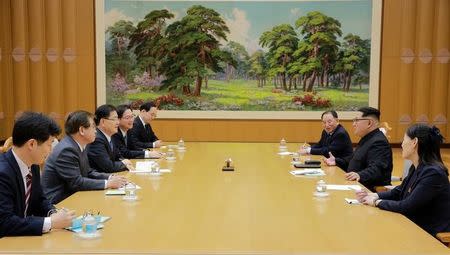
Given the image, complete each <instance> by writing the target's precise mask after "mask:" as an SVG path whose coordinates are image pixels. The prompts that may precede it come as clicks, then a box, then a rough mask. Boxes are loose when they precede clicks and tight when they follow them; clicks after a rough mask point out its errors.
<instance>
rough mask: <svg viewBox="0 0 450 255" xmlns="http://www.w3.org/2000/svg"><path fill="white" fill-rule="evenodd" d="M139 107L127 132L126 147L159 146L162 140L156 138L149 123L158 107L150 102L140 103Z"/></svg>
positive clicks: (135, 148) (137, 148)
mask: <svg viewBox="0 0 450 255" xmlns="http://www.w3.org/2000/svg"><path fill="white" fill-rule="evenodd" d="M139 109H140V112H139V116H138V118H136V119H135V120H134V123H133V128H131V129H130V131H129V132H128V134H129V140H128V147H129V148H130V149H131V150H143V149H147V148H158V147H160V146H161V145H162V141H161V140H159V139H158V137H157V136H156V135H155V133H154V132H153V129H152V127H151V125H150V122H151V121H152V120H153V119H154V118H156V113H157V111H158V109H157V108H156V106H155V104H154V103H152V102H148V103H145V104H142V105H141V107H140V108H139Z"/></svg>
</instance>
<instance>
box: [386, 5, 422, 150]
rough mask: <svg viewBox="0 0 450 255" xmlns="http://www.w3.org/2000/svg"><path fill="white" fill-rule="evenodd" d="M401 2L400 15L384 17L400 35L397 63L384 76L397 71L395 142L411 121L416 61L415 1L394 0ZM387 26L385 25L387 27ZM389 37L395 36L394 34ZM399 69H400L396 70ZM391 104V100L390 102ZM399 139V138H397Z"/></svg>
mask: <svg viewBox="0 0 450 255" xmlns="http://www.w3.org/2000/svg"><path fill="white" fill-rule="evenodd" d="M395 2H397V3H401V8H400V9H399V10H396V12H397V13H401V15H395V12H394V13H393V15H392V16H390V17H385V18H387V19H390V24H398V25H399V26H400V27H401V31H400V33H399V35H400V40H399V41H400V48H399V49H398V53H399V54H400V55H397V56H399V58H398V60H399V62H398V64H397V65H392V66H391V67H390V68H392V71H394V73H393V74H391V75H393V76H391V75H389V76H387V77H385V78H389V77H396V76H397V75H396V74H395V72H399V75H398V78H399V79H398V81H399V83H398V84H397V87H398V90H397V92H398V94H397V95H398V101H397V102H398V104H395V102H394V105H396V106H397V116H396V119H394V120H393V124H394V122H395V124H396V126H395V127H393V130H392V131H393V132H392V134H393V135H392V137H396V138H397V139H393V140H395V141H396V142H400V141H401V139H402V137H403V134H404V132H405V130H406V128H407V127H408V126H409V125H410V124H411V123H412V121H413V116H412V114H411V112H412V98H413V89H412V88H413V84H414V75H413V74H414V63H415V61H417V56H415V55H416V53H417V52H416V51H415V35H416V13H417V9H416V7H417V1H415V0H411V1H395ZM396 21H397V22H398V23H397V22H396ZM387 27H388V26H386V29H387ZM391 38H396V37H395V36H393V37H391ZM398 69H400V70H398ZM391 104H392V102H391ZM399 139H400V140H399Z"/></svg>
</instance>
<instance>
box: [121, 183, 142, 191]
mask: <svg viewBox="0 0 450 255" xmlns="http://www.w3.org/2000/svg"><path fill="white" fill-rule="evenodd" d="M135 185H136V189H137V190H138V189H142V188H141V186H139V185H137V184H135ZM117 190H125V187H120V188H118V189H117Z"/></svg>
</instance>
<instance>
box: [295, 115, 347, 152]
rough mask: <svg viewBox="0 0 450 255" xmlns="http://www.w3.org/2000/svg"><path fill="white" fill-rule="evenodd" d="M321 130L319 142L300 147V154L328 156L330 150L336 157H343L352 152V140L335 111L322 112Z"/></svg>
mask: <svg viewBox="0 0 450 255" xmlns="http://www.w3.org/2000/svg"><path fill="white" fill-rule="evenodd" d="M321 119H322V124H323V131H322V136H321V138H320V141H319V143H317V144H314V145H313V146H311V147H310V148H300V150H299V153H300V154H312V155H323V156H325V157H328V156H329V153H330V152H331V153H332V154H333V155H334V156H335V157H337V158H344V157H347V156H349V155H351V154H352V153H353V148H352V141H351V140H350V136H349V135H348V133H347V130H345V128H344V127H343V126H341V124H339V119H338V115H337V112H336V111H333V110H331V111H326V112H324V113H322V118H321Z"/></svg>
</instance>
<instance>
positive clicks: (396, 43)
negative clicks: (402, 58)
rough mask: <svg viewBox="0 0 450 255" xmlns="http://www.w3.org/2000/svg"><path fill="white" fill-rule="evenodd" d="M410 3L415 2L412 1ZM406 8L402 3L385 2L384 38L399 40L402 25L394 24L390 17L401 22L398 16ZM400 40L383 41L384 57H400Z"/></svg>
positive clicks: (382, 53)
mask: <svg viewBox="0 0 450 255" xmlns="http://www.w3.org/2000/svg"><path fill="white" fill-rule="evenodd" d="M410 2H415V0H411V1H410ZM402 8H404V6H402V1H385V2H384V5H383V18H382V22H383V24H384V26H383V31H382V37H383V38H398V37H399V35H400V34H401V31H402V29H401V24H400V23H399V22H393V21H392V20H391V19H390V17H396V18H397V19H398V20H400V16H399V15H398V14H399V13H400V12H401V11H402ZM399 48H400V40H383V41H382V47H381V49H382V52H381V55H382V56H388V57H392V56H399V53H400V52H399Z"/></svg>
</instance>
